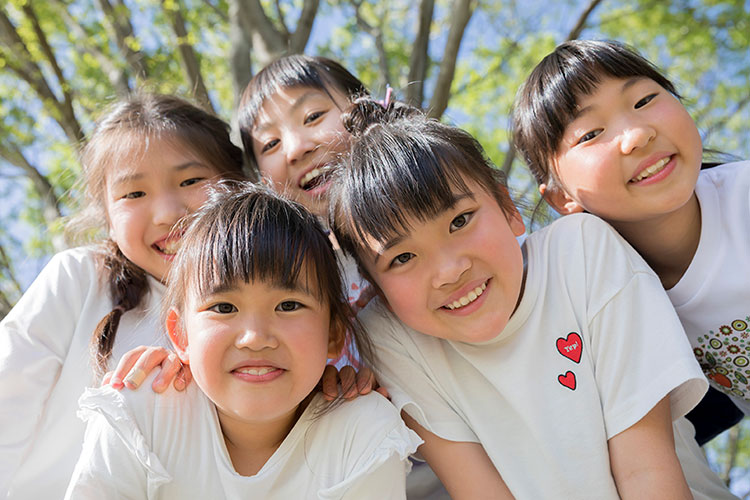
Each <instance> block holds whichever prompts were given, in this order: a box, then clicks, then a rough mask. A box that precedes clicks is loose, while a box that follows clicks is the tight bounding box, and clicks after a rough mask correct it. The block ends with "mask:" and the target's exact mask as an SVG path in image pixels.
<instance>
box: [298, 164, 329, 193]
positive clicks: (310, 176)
mask: <svg viewBox="0 0 750 500" xmlns="http://www.w3.org/2000/svg"><path fill="white" fill-rule="evenodd" d="M329 170H331V167H330V166H327V165H326V166H324V167H320V168H314V169H312V170H310V171H309V172H308V173H306V174H305V175H304V176H303V177H302V180H300V181H299V187H301V188H304V187H305V186H306V185H307V184H308V183H309V182H310V181H311V180H313V179H315V178H316V177H318V176H319V175H320V174H324V173H326V172H328V171H329Z"/></svg>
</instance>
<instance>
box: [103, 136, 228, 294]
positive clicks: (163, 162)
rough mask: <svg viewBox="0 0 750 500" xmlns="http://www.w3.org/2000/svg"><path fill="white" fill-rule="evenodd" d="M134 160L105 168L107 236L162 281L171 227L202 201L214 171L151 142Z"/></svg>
mask: <svg viewBox="0 0 750 500" xmlns="http://www.w3.org/2000/svg"><path fill="white" fill-rule="evenodd" d="M129 158H132V159H133V160H134V161H133V162H132V163H129V164H126V165H123V164H119V165H116V166H115V167H113V168H111V169H110V171H109V172H108V173H107V176H106V179H105V198H106V199H105V206H106V210H107V219H108V221H109V230H110V237H111V238H112V239H113V240H114V241H115V243H117V246H118V247H119V248H120V250H121V251H122V253H123V254H124V255H125V257H127V258H128V259H129V260H130V261H131V262H133V263H134V264H136V265H137V266H139V267H140V268H141V269H143V270H144V271H146V272H147V273H149V274H150V275H151V276H153V277H154V278H156V279H158V280H162V281H163V280H164V278H165V277H166V275H167V271H168V270H169V266H170V265H171V263H172V259H173V258H174V254H175V252H176V251H177V246H178V242H179V240H180V237H181V234H179V233H172V232H171V230H172V227H173V226H174V225H175V224H176V223H177V222H178V221H179V220H180V219H181V218H182V217H184V216H185V215H186V214H189V213H192V212H193V211H195V210H197V209H198V208H199V207H200V206H201V205H202V204H203V203H204V202H205V201H206V193H207V191H206V188H207V187H208V185H209V184H210V182H211V180H212V178H214V177H215V176H216V175H218V172H217V171H216V170H215V169H214V168H213V167H211V166H209V165H206V164H205V163H204V162H203V161H202V160H201V159H200V158H198V157H197V156H195V155H193V154H192V153H190V152H189V151H188V150H187V149H185V148H179V147H178V146H177V145H174V144H171V143H170V142H168V141H159V140H152V141H151V144H150V145H149V147H148V150H146V151H145V152H142V153H141V152H134V154H132V155H131V156H129Z"/></svg>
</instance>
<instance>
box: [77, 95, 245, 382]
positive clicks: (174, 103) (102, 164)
mask: <svg viewBox="0 0 750 500" xmlns="http://www.w3.org/2000/svg"><path fill="white" fill-rule="evenodd" d="M162 140H165V141H171V142H172V143H175V144H177V145H179V147H181V148H184V149H187V150H189V151H191V152H192V153H193V154H195V155H196V156H198V157H199V158H200V159H201V160H202V161H204V162H205V163H206V164H207V165H210V166H212V167H213V168H214V169H215V170H216V171H217V172H218V173H219V175H220V176H221V177H228V178H236V179H241V178H244V176H245V174H244V171H243V156H242V151H241V150H240V149H239V148H238V147H237V146H235V145H234V144H232V142H231V141H230V139H229V125H227V124H226V123H225V122H224V121H222V120H221V119H219V118H217V117H216V116H214V115H212V114H210V113H207V112H206V111H203V110H202V109H200V108H199V107H197V106H195V105H193V104H191V103H189V102H188V101H185V100H183V99H180V98H178V97H175V96H170V95H160V94H152V93H136V94H133V95H132V96H130V97H128V98H126V99H123V100H120V101H118V102H116V103H114V104H113V105H112V106H111V107H110V108H109V109H108V111H107V112H105V114H104V115H103V117H102V118H101V119H100V121H98V122H97V124H96V126H95V128H94V131H93V133H92V134H91V136H90V137H89V138H88V141H87V142H86V144H85V146H84V147H83V149H82V151H81V163H82V165H83V174H84V175H83V179H82V184H83V186H84V191H85V196H86V201H85V207H84V209H83V210H82V211H81V212H80V213H79V214H78V215H77V216H75V217H74V218H73V219H72V220H71V224H70V231H69V232H68V236H73V237H76V236H77V237H79V239H80V237H81V236H82V235H85V234H87V233H91V232H92V231H96V230H98V231H99V232H100V233H102V232H105V231H106V229H107V226H108V222H107V219H106V215H105V214H106V210H105V206H106V182H107V176H108V175H111V173H112V171H113V170H114V169H117V168H121V166H122V165H123V164H126V163H125V162H127V161H133V158H134V155H135V154H139V153H142V152H143V151H144V150H145V149H146V148H148V147H149V144H152V143H155V142H158V141H162ZM97 259H98V265H99V268H100V270H101V275H102V279H103V281H104V283H105V284H106V287H107V289H108V291H109V294H110V297H111V299H112V303H113V305H114V308H113V309H112V311H111V312H109V313H108V314H107V315H105V316H104V318H102V319H101V321H100V322H99V324H98V325H97V326H96V329H95V331H94V333H93V336H92V340H91V343H92V345H91V348H92V355H93V357H94V360H95V366H96V370H97V373H98V374H99V375H101V374H102V373H103V372H104V371H106V366H107V362H108V360H109V357H110V355H111V353H112V347H113V346H114V342H115V336H116V335H117V329H118V327H119V324H120V318H121V317H122V315H123V314H124V313H125V312H127V311H129V310H131V309H134V308H135V307H137V306H138V305H139V304H140V303H141V301H142V300H143V298H144V297H145V296H146V294H147V292H148V280H147V275H146V272H145V271H143V269H141V268H139V267H138V266H136V265H135V264H134V263H133V262H131V261H130V260H128V259H127V258H126V257H125V256H124V255H123V253H122V252H121V251H120V249H119V247H118V246H117V244H116V243H115V242H114V241H112V240H111V239H110V238H106V237H105V238H103V239H102V240H101V242H100V244H99V248H98V252H97Z"/></svg>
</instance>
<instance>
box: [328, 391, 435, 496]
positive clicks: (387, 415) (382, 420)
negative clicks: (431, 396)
mask: <svg viewBox="0 0 750 500" xmlns="http://www.w3.org/2000/svg"><path fill="white" fill-rule="evenodd" d="M365 398H370V399H371V400H376V401H377V403H378V404H376V405H370V408H368V410H369V411H368V413H367V414H368V415H369V416H370V419H371V420H372V421H373V422H377V423H378V424H385V425H382V426H381V425H378V427H379V429H372V428H362V429H358V431H357V434H358V435H359V436H358V438H359V440H361V441H362V442H364V443H366V446H364V449H363V450H361V453H360V456H359V457H352V458H353V459H354V464H353V465H352V466H351V467H350V468H349V469H350V470H349V472H348V474H347V477H346V478H345V479H344V480H343V481H341V482H339V483H338V484H335V485H333V486H330V487H328V488H326V489H324V490H321V491H320V492H319V493H318V498H320V499H321V500H333V499H352V500H354V499H357V500H367V499H373V500H375V499H378V500H380V499H383V498H388V499H401V498H406V493H405V481H406V475H407V474H408V473H409V471H410V470H411V462H410V461H409V455H411V454H413V453H415V452H416V450H417V447H418V446H419V445H420V444H422V440H421V439H420V438H419V436H417V434H416V433H415V432H414V431H412V430H410V429H409V428H407V427H406V425H405V424H404V423H403V421H402V420H401V418H400V417H399V415H398V412H397V410H396V409H395V407H393V406H392V405H391V404H390V403H388V402H387V401H386V400H385V399H384V398H382V396H380V395H378V394H372V395H368V396H366V397H361V398H358V399H365ZM362 406H364V405H362ZM362 423H365V422H362ZM365 425H366V424H365ZM363 427H364V426H363ZM380 429H382V431H381V430H380Z"/></svg>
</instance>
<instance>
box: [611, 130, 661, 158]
mask: <svg viewBox="0 0 750 500" xmlns="http://www.w3.org/2000/svg"><path fill="white" fill-rule="evenodd" d="M655 136H656V130H654V128H653V127H651V126H650V125H648V124H645V123H637V124H630V125H629V126H627V127H626V128H624V129H623V130H622V133H621V135H620V151H621V152H622V154H625V155H627V154H630V153H632V152H633V151H634V150H635V149H637V148H642V147H644V146H646V145H647V144H648V143H649V142H651V141H652V140H653V139H654V137H655Z"/></svg>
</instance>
